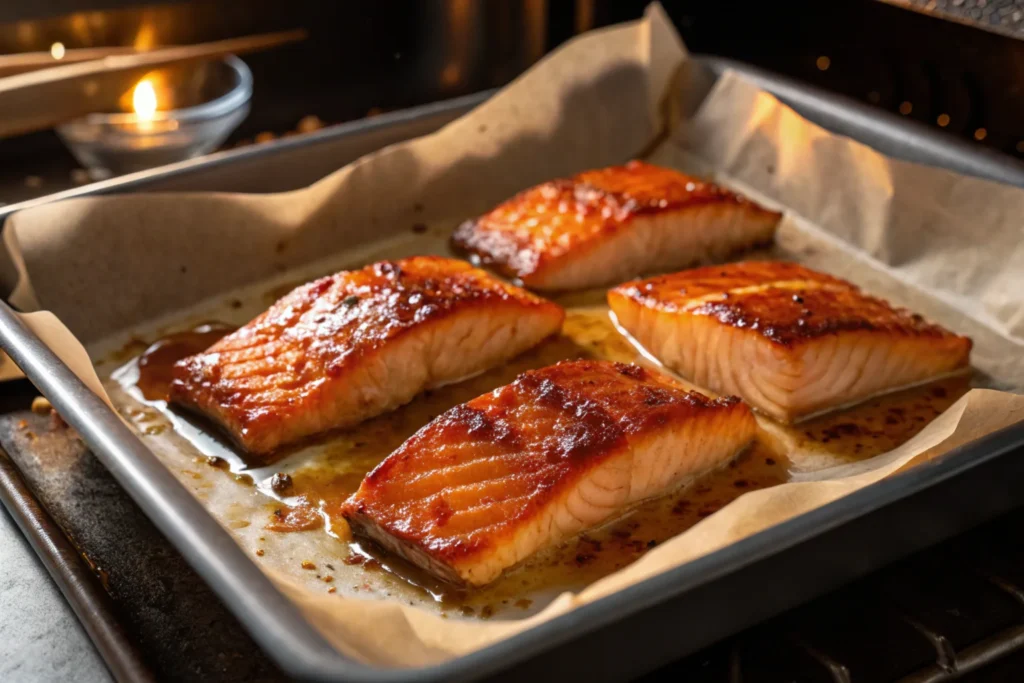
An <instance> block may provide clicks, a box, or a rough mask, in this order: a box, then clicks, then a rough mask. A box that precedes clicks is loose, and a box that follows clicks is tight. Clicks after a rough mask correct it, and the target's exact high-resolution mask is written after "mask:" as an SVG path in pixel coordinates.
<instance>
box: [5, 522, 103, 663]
mask: <svg viewBox="0 0 1024 683" xmlns="http://www.w3.org/2000/svg"><path fill="white" fill-rule="evenodd" d="M111 680H112V679H111V677H110V674H109V673H108V671H107V668H106V666H105V665H104V664H103V660H102V659H100V656H99V654H98V653H97V652H96V650H95V649H94V648H93V646H92V643H91V642H90V641H89V637H88V636H87V635H86V634H85V631H83V630H82V627H81V625H80V624H79V623H78V619H77V617H75V613H74V612H72V611H71V607H70V606H69V605H68V603H67V602H66V601H65V600H64V596H63V595H61V593H60V591H59V590H58V589H57V586H56V585H55V584H54V583H53V581H52V580H51V579H50V575H49V574H47V573H46V569H45V568H44V567H43V565H42V564H41V563H40V562H39V559H38V558H37V557H36V556H35V553H34V552H33V551H32V548H30V547H29V545H28V542H27V541H25V538H24V537H23V536H22V535H21V531H20V530H19V529H18V527H17V525H16V524H15V523H14V520H12V519H11V517H10V515H8V514H7V511H6V510H5V509H4V508H3V506H0V681H4V683H43V682H49V681H76V683H108V682H109V681H111Z"/></svg>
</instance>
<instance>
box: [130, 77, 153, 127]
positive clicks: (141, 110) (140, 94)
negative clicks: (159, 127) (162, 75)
mask: <svg viewBox="0 0 1024 683" xmlns="http://www.w3.org/2000/svg"><path fill="white" fill-rule="evenodd" d="M132 109H134V110H135V113H136V114H138V115H139V116H140V117H143V118H149V117H152V116H153V114H154V113H155V112H156V90H155V89H154V88H153V82H152V81H151V80H149V79H148V78H143V79H142V80H141V81H139V82H138V84H137V85H136V86H135V90H134V91H132Z"/></svg>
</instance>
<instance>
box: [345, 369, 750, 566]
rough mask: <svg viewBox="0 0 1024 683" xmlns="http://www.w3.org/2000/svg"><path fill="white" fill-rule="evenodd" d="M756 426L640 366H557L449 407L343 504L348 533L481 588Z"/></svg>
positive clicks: (746, 416)
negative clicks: (364, 537) (507, 570)
mask: <svg viewBox="0 0 1024 683" xmlns="http://www.w3.org/2000/svg"><path fill="white" fill-rule="evenodd" d="M755 430H756V421H755V420H754V418H753V414H752V413H751V412H750V409H749V408H747V406H746V405H744V404H743V403H741V402H740V401H739V399H736V398H723V399H717V400H713V399H710V398H708V397H706V396H704V395H702V394H698V393H695V392H690V391H686V390H685V389H683V388H682V387H681V386H680V385H679V384H678V383H677V382H675V381H674V380H671V379H669V378H668V377H666V376H664V375H662V374H660V373H657V372H653V371H651V370H646V369H644V368H641V367H640V366H637V365H625V364H621V363H611V362H607V361H587V360H584V361H564V362H562V363H559V364H557V365H552V366H549V367H546V368H543V369H540V370H533V371H530V372H526V373H524V374H522V375H520V376H519V377H518V378H517V379H516V380H515V381H514V382H513V383H511V384H508V385H506V386H503V387H500V388H498V389H495V390H494V391H493V392H491V393H489V394H485V395H483V396H479V397H477V398H475V399H473V400H472V401H469V402H468V403H464V404H462V405H460V406H456V407H455V408H452V409H451V410H449V411H448V412H446V413H445V414H443V415H441V416H440V417H438V418H437V419H435V420H434V421H433V422H431V423H430V424H428V425H427V426H425V427H423V429H421V430H420V431H419V432H417V433H416V434H414V435H413V436H412V437H410V438H409V440H408V441H406V442H405V443H404V444H402V446H401V447H399V448H398V450H396V451H395V452H394V453H392V454H391V455H390V456H388V457H387V458H386V459H385V460H384V461H383V462H382V463H381V464H380V465H378V466H377V468H376V469H374V470H373V471H372V472H370V473H369V474H368V475H367V476H366V478H365V479H364V480H363V483H362V485H361V486H360V487H359V490H358V491H357V492H356V493H355V494H353V495H352V497H351V498H349V500H348V501H347V502H346V503H345V506H344V510H343V514H344V515H345V517H346V518H347V519H348V520H349V522H350V524H351V526H352V529H353V531H354V532H355V533H357V534H360V535H363V536H367V537H369V538H371V539H373V540H375V541H377V542H378V543H379V544H381V545H383V546H384V547H385V548H387V549H389V550H391V551H393V552H395V553H397V554H399V555H401V556H402V557H404V558H405V559H407V560H409V561H411V562H414V563H415V564H417V565H419V566H421V567H423V568H424V569H426V570H428V571H430V572H431V573H433V574H434V575H436V576H438V577H439V578H441V579H443V580H446V581H449V582H453V583H464V584H469V585H473V586H479V585H483V584H486V583H489V582H491V581H493V580H494V579H496V578H497V577H498V576H499V575H500V574H501V573H502V572H503V571H505V570H506V569H508V568H510V567H513V566H514V565H516V564H517V563H519V562H522V561H523V560H525V559H526V558H528V557H530V556H531V555H532V554H534V553H536V552H537V551H539V550H541V549H543V548H546V547H548V546H552V545H555V544H558V543H561V542H563V541H565V540H566V539H568V538H570V537H572V536H574V535H576V534H578V533H580V532H581V531H583V530H585V529H588V528H590V527H593V526H595V525H598V524H601V523H603V522H606V521H608V520H610V519H612V518H614V517H617V516H619V515H621V514H623V513H624V512H626V511H627V510H629V509H630V508H631V507H633V506H635V505H637V504H638V503H640V502H642V501H644V500H646V499H649V498H654V497H656V496H661V495H663V494H665V493H668V492H670V491H672V490H673V489H676V488H678V487H680V486H682V485H683V484H685V483H687V482H689V481H691V480H692V479H693V478H694V477H696V476H697V475H699V474H702V473H704V472H707V471H709V470H712V469H714V468H717V467H719V466H721V465H723V464H725V463H727V462H728V461H730V460H731V459H732V458H733V457H734V456H736V455H737V453H739V452H740V451H741V450H742V449H743V448H744V447H745V446H747V444H749V443H750V442H751V440H752V439H753V438H754V433H755Z"/></svg>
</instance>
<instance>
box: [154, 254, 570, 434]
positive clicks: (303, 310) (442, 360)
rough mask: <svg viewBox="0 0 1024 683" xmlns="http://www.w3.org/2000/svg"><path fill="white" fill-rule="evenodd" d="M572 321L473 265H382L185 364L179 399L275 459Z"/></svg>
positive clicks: (488, 364)
mask: <svg viewBox="0 0 1024 683" xmlns="http://www.w3.org/2000/svg"><path fill="white" fill-rule="evenodd" d="M563 316H564V312H563V311H562V309H561V308H560V307H559V306H558V305H556V304H553V303H551V302H549V301H546V300H544V299H541V298H540V297H537V296H534V295H533V294H530V293H529V292H526V291H525V290H522V289H519V288H518V287H513V286H511V285H508V284H505V283H503V282H501V281H499V280H497V279H495V278H494V277H492V276H490V275H488V274H487V273H485V272H484V271H482V270H479V269H476V268H473V267H472V266H470V265H469V264H468V263H466V262H465V261H458V260H454V259H447V258H440V257H432V256H419V257H413V258H408V259H404V260H400V261H382V262H379V263H374V264H372V265H370V266H367V267H365V268H363V269H362V270H355V271H344V272H341V273H337V274H335V275H331V276H329V277H325V278H321V279H319V280H316V281H314V282H310V283H308V284H305V285H303V286H301V287H299V288H297V289H295V290H294V291H292V292H291V293H289V294H287V295H286V296H285V297H284V298H282V299H281V300H280V301H278V302H277V303H275V304H274V305H273V306H271V307H270V309H269V310H267V311H266V312H265V313H263V314H262V315H260V316H259V317H257V318H256V319H255V320H253V321H252V322H250V323H249V324H247V325H245V326H244V327H242V328H240V329H238V330H237V331H236V332H234V333H232V334H230V335H228V336H226V337H224V338H223V339H221V340H220V341H218V342H217V343H215V344H214V345H213V346H211V347H210V348H209V349H207V350H206V351H205V352H203V353H200V354H198V355H195V356H191V357H189V358H186V359H184V360H182V361H179V362H178V363H177V365H175V367H174V370H173V380H172V382H171V389H170V400H171V402H172V403H175V404H178V405H181V406H184V407H187V408H191V409H193V410H196V411H198V412H200V413H202V414H204V415H206V416H208V417H210V418H211V419H212V420H214V421H215V422H216V423H218V424H219V425H221V426H222V427H223V428H224V429H225V430H226V431H227V432H228V433H229V434H230V435H231V436H232V437H233V438H234V439H235V440H236V441H237V442H238V443H239V444H240V445H241V446H242V447H243V448H245V449H246V450H247V451H249V452H250V453H254V454H265V453H268V452H270V451H273V450H274V449H276V448H278V447H279V446H281V445H283V444H287V443H290V442H293V441H296V440H299V439H302V438H304V437H307V436H310V435H313V434H318V433H320V432H323V431H326V430H329V429H335V428H340V427H348V426H351V425H354V424H356V423H358V422H361V421H363V420H365V419H367V418H370V417H373V416H375V415H379V414H381V413H384V412H386V411H389V410H392V409H394V408H396V407H398V406H400V405H402V404H404V403H407V402H408V401H410V400H411V399H412V398H413V397H414V396H416V394H418V393H420V392H421V391H423V390H425V389H429V388H431V387H436V386H438V385H441V384H446V383H450V382H454V381H456V380H459V379H462V378H465V377H468V376H471V375H474V374H477V373H480V372H483V371H484V370H487V369H489V368H492V367H494V366H496V365H499V364H500V363H502V362H503V361H505V360H506V359H508V358H511V357H512V356H515V355H516V354H519V353H521V352H523V351H525V350H527V349H529V348H530V347H532V346H534V345H536V344H537V343H539V342H540V341H541V340H543V339H544V338H546V337H548V336H550V335H552V334H554V333H555V332H557V331H558V330H559V328H560V327H561V323H562V318H563Z"/></svg>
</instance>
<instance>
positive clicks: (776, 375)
mask: <svg viewBox="0 0 1024 683" xmlns="http://www.w3.org/2000/svg"><path fill="white" fill-rule="evenodd" d="M608 303H609V305H610V306H611V309H612V311H613V312H614V314H615V316H616V318H617V320H618V322H619V324H620V325H621V326H622V327H623V328H624V329H625V330H626V331H627V332H629V334H630V335H632V336H633V338H634V339H636V341H637V342H638V343H639V344H640V345H641V346H643V347H644V348H645V349H647V350H648V351H649V352H650V353H651V354H653V355H654V356H655V357H656V358H658V359H659V360H660V361H661V362H662V363H664V364H665V365H666V366H667V367H668V368H670V369H672V370H674V371H676V372H678V373H679V374H681V375H682V376H683V377H685V378H687V379H689V380H690V381H692V382H694V383H695V384H698V385H700V386H703V387H707V388H708V389H710V390H712V391H715V392H718V393H723V394H737V395H739V396H742V397H743V398H744V399H745V400H746V401H748V402H749V403H750V404H751V405H753V406H754V407H755V408H757V409H759V410H761V411H763V412H764V413H767V414H768V415H770V416H772V417H774V418H776V419H779V420H782V421H784V422H791V421H794V420H796V419H799V418H801V417H805V416H808V415H811V414H815V413H819V412H822V411H826V410H831V409H834V408H837V407H840V406H844V405H849V404H852V403H856V402H859V401H862V400H864V399H867V398H869V397H871V396H875V395H877V394H880V393H885V392H888V391H895V390H897V389H900V388H905V387H907V386H911V385H914V384H920V383H922V382H925V381H928V380H931V379H935V378H937V377H940V376H944V375H948V374H950V373H952V372H956V371H958V370H961V369H963V368H966V367H967V365H968V361H969V356H970V350H971V340H970V339H968V338H967V337H961V336H959V335H956V334H954V333H952V332H949V331H948V330H945V329H943V328H942V327H939V326H938V325H934V324H931V323H928V322H926V321H925V320H924V319H923V318H922V317H921V316H919V315H917V314H914V313H911V312H910V311H907V310H905V309H901V308H894V307H893V306H891V305H889V304H888V303H887V302H885V301H883V300H881V299H878V298H875V297H872V296H869V295H868V294H865V293H864V292H862V291H861V290H860V289H858V288H857V287H856V286H854V285H852V284H850V283H849V282H845V281H843V280H840V279H839V278H835V277H832V276H830V275H825V274H824V273H818V272H815V271H813V270H810V269H808V268H804V267H803V266H799V265H796V264H793V263H776V262H748V263H733V264H728V265H724V266H714V267H707V268H696V269H694V270H687V271H683V272H681V273H674V274H672V275H664V276H661V277H655V278H651V279H648V280H639V281H636V282H627V283H625V284H623V285H620V286H619V287H616V288H615V289H613V290H611V291H610V292H609V293H608Z"/></svg>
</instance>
